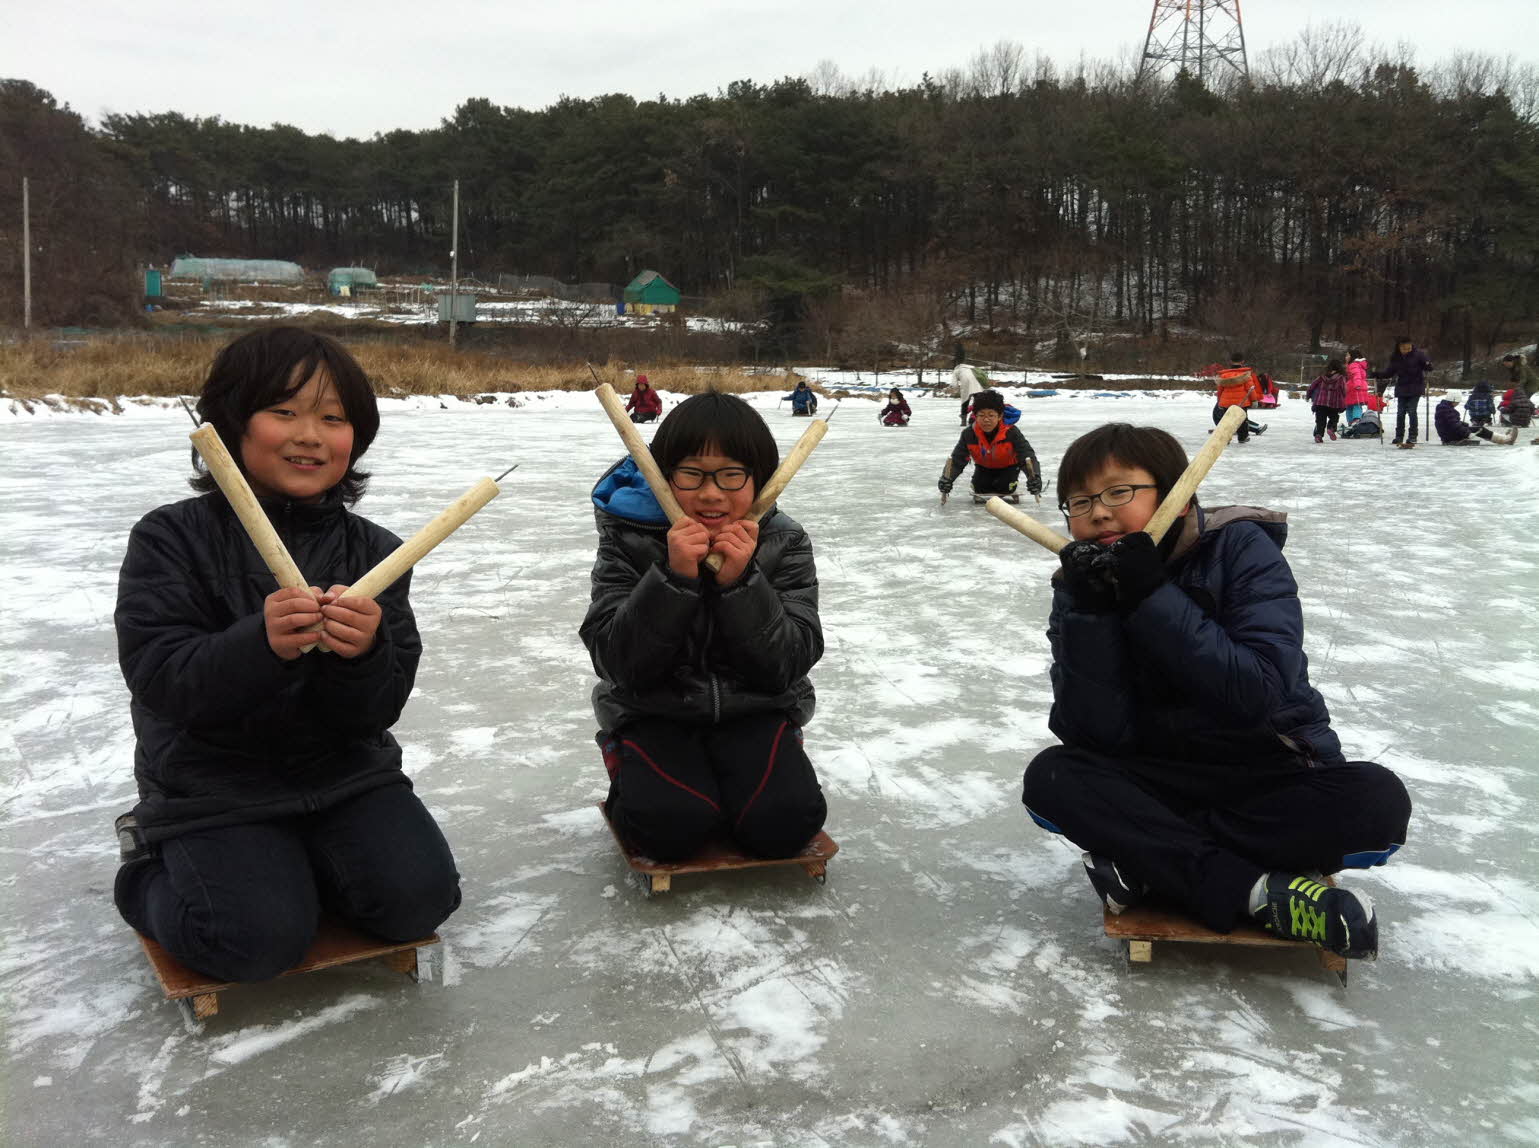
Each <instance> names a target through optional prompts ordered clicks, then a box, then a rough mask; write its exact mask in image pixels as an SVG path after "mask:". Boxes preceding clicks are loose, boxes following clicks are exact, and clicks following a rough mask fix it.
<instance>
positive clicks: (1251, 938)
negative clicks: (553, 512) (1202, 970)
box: [1102, 877, 1347, 988]
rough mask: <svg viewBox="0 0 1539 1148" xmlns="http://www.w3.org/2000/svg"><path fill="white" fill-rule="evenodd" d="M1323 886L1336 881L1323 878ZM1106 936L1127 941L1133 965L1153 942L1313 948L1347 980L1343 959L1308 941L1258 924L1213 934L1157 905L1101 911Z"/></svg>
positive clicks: (1150, 954)
mask: <svg viewBox="0 0 1539 1148" xmlns="http://www.w3.org/2000/svg"><path fill="white" fill-rule="evenodd" d="M1325 883H1326V884H1327V885H1334V884H1336V882H1335V881H1333V880H1332V879H1331V878H1329V877H1327V878H1325ZM1102 918H1103V924H1104V926H1105V928H1106V935H1107V936H1108V937H1112V938H1114V939H1116V940H1119V941H1126V942H1127V957H1128V960H1129V961H1130V962H1132V963H1134V964H1147V963H1149V962H1150V961H1152V960H1154V943H1155V942H1156V941H1180V942H1183V943H1186V944H1199V945H1240V946H1243V947H1246V948H1254V949H1296V950H1305V949H1313V950H1314V951H1315V953H1316V954H1317V955H1318V957H1319V960H1320V967H1321V968H1323V969H1325V970H1326V971H1327V972H1332V973H1335V974H1336V977H1337V979H1338V980H1340V981H1341V984H1342V987H1343V988H1345V987H1346V983H1347V958H1346V957H1343V956H1340V955H1338V954H1336V953H1332V952H1328V951H1327V950H1325V949H1322V948H1319V947H1318V946H1315V945H1312V944H1310V943H1309V942H1308V941H1291V940H1287V939H1286V938H1283V937H1279V936H1277V935H1276V934H1273V933H1269V932H1267V931H1266V930H1265V929H1263V928H1262V927H1261V926H1260V925H1252V924H1244V925H1237V926H1235V928H1234V931H1233V932H1229V933H1215V932H1214V931H1213V930H1212V929H1210V928H1208V927H1207V926H1205V925H1201V924H1198V923H1197V922H1196V921H1194V920H1192V919H1191V918H1190V917H1188V916H1186V915H1185V914H1183V913H1179V912H1176V911H1175V910H1173V909H1165V908H1162V907H1160V906H1158V905H1148V904H1145V905H1136V906H1134V907H1133V908H1131V909H1127V910H1124V911H1123V912H1122V913H1113V912H1112V911H1111V910H1110V909H1103V911H1102Z"/></svg>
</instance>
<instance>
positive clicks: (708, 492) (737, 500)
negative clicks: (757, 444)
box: [668, 446, 754, 538]
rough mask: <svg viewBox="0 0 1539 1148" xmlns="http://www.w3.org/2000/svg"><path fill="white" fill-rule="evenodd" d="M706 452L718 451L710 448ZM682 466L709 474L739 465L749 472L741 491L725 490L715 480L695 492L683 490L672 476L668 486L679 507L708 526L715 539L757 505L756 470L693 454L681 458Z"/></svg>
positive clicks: (734, 461)
mask: <svg viewBox="0 0 1539 1148" xmlns="http://www.w3.org/2000/svg"><path fill="white" fill-rule="evenodd" d="M706 449H707V451H714V448H713V447H710V446H708V447H707V448H706ZM678 465H679V466H681V467H683V466H688V467H694V468H695V469H696V470H706V471H710V470H720V469H721V468H723V467H728V466H736V467H742V469H744V470H747V471H748V472H749V479H748V481H747V482H746V483H745V484H744V485H743V488H742V489H741V490H722V489H721V487H719V486H717V485H716V480H715V479H714V478H707V479H705V480H704V481H703V482H701V484H700V485H699V486H698V487H696V488H695V489H694V490H681V489H680V488H679V486H678V485H677V484H676V483H675V482H674V481H673V477H672V475H671V474H670V475H669V479H668V485H669V487H670V488H671V489H672V490H673V496H674V497H675V498H677V499H678V500H679V506H680V507H682V508H683V510H684V513H685V514H687V515H688V516H689V517H690V518H693V519H694V520H695V521H696V522H698V523H700V524H701V525H702V526H704V527H705V528H706V530H707V531H708V532H709V533H710V535H711V537H712V538H715V537H716V536H717V535H718V534H720V533H721V532H722V530H724V529H725V528H726V527H728V526H730V525H731V524H732V523H734V522H737V521H738V520H739V519H741V518H742V517H743V516H744V515H746V514H747V513H748V508H749V507H751V506H752V505H753V498H754V481H753V477H752V474H753V471H752V468H751V467H747V466H744V465H743V463H741V462H739V461H738V460H737V459H735V458H728V457H727V456H726V455H723V454H716V453H708V454H692V455H689V456H688V457H687V458H684V459H681V460H680V461H679V464H678Z"/></svg>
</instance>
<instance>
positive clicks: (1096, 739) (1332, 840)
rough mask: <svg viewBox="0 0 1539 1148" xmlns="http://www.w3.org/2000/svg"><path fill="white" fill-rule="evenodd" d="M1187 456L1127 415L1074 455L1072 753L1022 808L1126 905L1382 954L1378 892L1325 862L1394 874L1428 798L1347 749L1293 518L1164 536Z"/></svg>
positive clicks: (1060, 625)
mask: <svg viewBox="0 0 1539 1148" xmlns="http://www.w3.org/2000/svg"><path fill="white" fill-rule="evenodd" d="M1186 464H1187V459H1186V454H1185V452H1184V451H1183V450H1182V449H1181V446H1180V444H1179V443H1178V442H1176V440H1175V439H1174V438H1172V437H1171V436H1170V435H1169V434H1167V433H1165V432H1164V431H1162V430H1158V429H1156V428H1153V427H1134V426H1130V425H1129V424H1127V423H1112V424H1108V425H1106V426H1103V427H1100V428H1098V429H1096V430H1094V431H1091V432H1090V433H1089V434H1086V435H1084V436H1082V437H1081V438H1079V439H1078V440H1076V441H1075V442H1074V443H1073V444H1072V445H1071V446H1070V447H1069V449H1068V450H1067V451H1066V452H1065V454H1064V456H1063V462H1062V463H1061V464H1060V466H1059V469H1058V496H1059V506H1060V508H1061V509H1062V510H1063V511H1064V513H1065V515H1066V516H1067V518H1068V524H1069V531H1070V534H1071V535H1072V536H1073V541H1071V542H1070V543H1069V545H1068V546H1066V547H1065V548H1064V549H1063V552H1062V553H1061V555H1060V562H1061V569H1060V570H1059V571H1058V572H1057V573H1055V574H1054V576H1053V583H1054V592H1053V605H1052V613H1051V615H1050V617H1049V619H1048V631H1047V633H1048V640H1049V642H1050V643H1051V646H1052V651H1053V665H1052V670H1051V675H1052V683H1053V708H1052V713H1051V715H1050V718H1049V726H1050V728H1051V729H1052V731H1053V733H1054V734H1056V735H1057V736H1058V738H1059V739H1060V741H1061V742H1062V744H1061V745H1057V746H1053V747H1051V748H1049V749H1046V750H1043V751H1042V752H1041V753H1039V754H1038V755H1037V756H1036V757H1035V758H1034V759H1033V760H1032V762H1031V764H1030V765H1028V766H1027V769H1026V776H1025V785H1024V790H1023V794H1022V800H1023V801H1024V802H1025V804H1026V807H1027V812H1028V813H1029V814H1030V815H1031V817H1032V819H1033V820H1034V821H1036V823H1037V824H1038V825H1041V826H1042V827H1043V828H1045V829H1048V830H1050V831H1052V832H1054V833H1062V834H1064V835H1065V836H1066V837H1068V838H1069V839H1070V840H1071V841H1073V842H1074V843H1075V844H1076V845H1078V846H1079V847H1080V848H1081V849H1083V850H1085V851H1086V852H1085V854H1084V862H1085V867H1086V869H1087V871H1088V874H1089V877H1090V881H1091V884H1092V885H1093V886H1094V887H1095V889H1096V892H1097V893H1098V894H1100V896H1101V898H1102V900H1103V901H1104V902H1105V904H1106V907H1107V908H1108V909H1109V910H1111V911H1112V912H1113V913H1120V912H1122V911H1123V910H1125V909H1127V908H1129V907H1130V906H1131V905H1133V904H1135V903H1136V902H1137V901H1139V900H1140V899H1142V898H1143V897H1145V896H1146V895H1154V896H1158V897H1159V898H1161V899H1163V900H1165V901H1167V902H1170V903H1173V904H1174V905H1175V906H1176V907H1178V908H1180V909H1182V910H1184V911H1185V912H1187V913H1189V914H1190V915H1191V916H1193V917H1195V918H1197V919H1198V920H1200V921H1201V922H1202V923H1203V924H1205V925H1207V926H1208V927H1209V928H1212V929H1215V930H1217V931H1218V932H1225V933H1227V932H1229V931H1230V930H1231V929H1233V928H1234V926H1235V925H1237V924H1239V923H1241V922H1242V921H1245V920H1248V919H1252V918H1254V919H1256V920H1259V921H1260V922H1261V923H1262V924H1263V925H1264V926H1265V927H1267V928H1268V929H1270V930H1272V931H1274V932H1276V933H1278V934H1279V935H1281V936H1284V937H1288V938H1292V939H1297V940H1307V941H1312V942H1314V943H1315V944H1317V945H1320V946H1321V947H1323V948H1326V949H1329V950H1330V951H1332V952H1335V953H1339V954H1341V955H1343V956H1346V957H1359V958H1361V957H1367V958H1372V957H1374V956H1376V955H1377V953H1378V921H1377V918H1376V916H1375V914H1374V909H1373V905H1372V902H1371V901H1370V900H1369V899H1368V898H1367V897H1366V896H1364V895H1362V894H1361V893H1359V892H1357V891H1355V890H1352V889H1347V888H1332V887H1329V886H1327V885H1325V884H1324V883H1323V882H1322V881H1321V880H1320V879H1319V875H1320V874H1325V873H1335V872H1337V871H1339V870H1342V869H1352V868H1366V867H1368V866H1370V865H1382V864H1383V863H1384V862H1385V861H1386V860H1387V859H1388V858H1389V856H1390V855H1391V854H1392V853H1394V852H1395V850H1397V849H1398V848H1399V847H1400V846H1401V845H1402V844H1403V843H1404V841H1405V830H1406V825H1407V822H1408V820H1409V818H1410V799H1409V797H1408V796H1407V795H1406V791H1405V787H1404V785H1402V784H1401V782H1400V779H1399V778H1397V777H1396V776H1395V775H1394V774H1393V773H1391V772H1390V771H1389V770H1387V769H1385V768H1383V767H1382V766H1379V765H1376V764H1374V763H1372V762H1363V761H1348V760H1346V758H1345V756H1344V755H1343V754H1342V752H1341V744H1340V742H1339V741H1338V740H1337V737H1336V734H1335V732H1334V731H1333V730H1332V729H1331V724H1330V715H1329V713H1328V712H1327V710H1326V705H1325V700H1324V699H1323V698H1322V697H1321V696H1320V694H1319V693H1318V692H1317V691H1316V690H1315V689H1314V688H1313V687H1312V686H1311V685H1310V684H1309V675H1308V659H1307V658H1306V657H1305V655H1304V650H1303V636H1304V635H1303V617H1302V614H1301V611H1300V607H1299V599H1298V586H1297V584H1296V583H1295V582H1294V579H1293V574H1292V571H1291V570H1290V569H1289V567H1288V563H1287V560H1286V559H1284V558H1283V555H1282V547H1283V543H1284V540H1285V539H1286V537H1287V527H1286V525H1285V519H1286V516H1285V515H1283V514H1281V513H1278V512H1275V511H1269V510H1261V509H1257V508H1254V507H1246V506H1227V507H1216V508H1213V509H1208V508H1205V507H1201V506H1199V505H1198V504H1197V500H1196V499H1193V500H1192V502H1191V503H1190V504H1189V505H1188V506H1187V507H1185V508H1184V509H1183V510H1182V512H1181V517H1180V518H1179V519H1178V520H1177V523H1176V525H1175V526H1174V527H1173V528H1172V529H1171V530H1170V532H1169V533H1167V535H1166V536H1165V538H1164V539H1163V540H1162V541H1161V542H1160V543H1159V544H1158V545H1156V544H1155V543H1154V541H1153V539H1152V538H1151V537H1150V536H1149V535H1148V534H1147V533H1145V531H1144V527H1145V525H1146V524H1147V523H1148V521H1149V519H1150V517H1152V516H1153V514H1154V511H1155V509H1156V508H1157V507H1158V506H1159V504H1160V501H1161V500H1162V499H1163V498H1164V496H1165V495H1166V493H1167V492H1169V490H1170V489H1171V488H1172V487H1173V486H1174V485H1175V482H1176V480H1177V479H1178V478H1179V477H1180V475H1181V473H1182V471H1183V470H1185V468H1186Z"/></svg>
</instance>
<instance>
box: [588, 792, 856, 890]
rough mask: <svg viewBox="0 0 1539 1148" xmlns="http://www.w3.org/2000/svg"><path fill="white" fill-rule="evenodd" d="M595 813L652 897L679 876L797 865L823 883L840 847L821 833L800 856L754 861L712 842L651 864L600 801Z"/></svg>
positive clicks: (725, 844)
mask: <svg viewBox="0 0 1539 1148" xmlns="http://www.w3.org/2000/svg"><path fill="white" fill-rule="evenodd" d="M598 811H599V815H600V816H601V817H603V819H604V824H605V825H607V826H609V832H610V833H611V834H612V835H613V836H614V839H615V844H616V845H618V846H619V847H620V852H621V854H622V855H623V856H624V857H625V863H626V864H627V865H629V866H630V867H631V870H632V871H633V872H635V873H636V874H638V875H639V876H640V877H641V878H643V880H644V881H645V884H646V887H647V891H648V892H651V893H666V892H668V891H669V890H670V889H671V888H672V887H673V878H674V877H676V876H678V875H679V874H681V873H715V872H718V871H720V870H724V869H764V868H771V867H776V866H786V865H799V866H801V867H802V869H804V870H805V871H806V873H807V875H808V876H809V877H811V878H813V879H814V880H816V881H818V882H822V881H823V880H824V879H825V878H826V876H827V873H828V862H829V859H830V858H832V857H833V855H834V854H835V853H837V852H839V843H838V842H836V841H835V840H834V839H833V838H832V837H830V836H829V835H828V834H827V833H824V832H822V831H821V830H820V831H819V832H818V834H817V836H816V837H814V838H813V839H812V840H811V841H809V842H807V844H806V846H805V847H803V849H802V851H801V852H800V853H797V854H795V855H794V856H791V857H753V856H750V855H749V854H747V853H744V852H742V850H740V849H738V848H736V847H735V846H733V845H731V844H730V843H728V842H726V841H713V842H711V843H710V844H708V845H706V847H705V848H704V849H702V850H701V851H700V852H699V853H697V854H696V855H695V856H693V857H691V858H690V859H689V860H687V861H654V860H652V859H651V858H650V857H647V856H645V855H644V854H642V853H638V852H637V851H636V850H635V849H633V848H631V846H630V844H629V843H628V842H627V841H626V840H625V838H624V837H622V836H621V835H620V830H619V829H617V828H616V827H615V823H614V822H613V821H611V820H610V819H609V812H608V810H606V809H605V808H604V803H603V802H602V801H601V802H599V803H598Z"/></svg>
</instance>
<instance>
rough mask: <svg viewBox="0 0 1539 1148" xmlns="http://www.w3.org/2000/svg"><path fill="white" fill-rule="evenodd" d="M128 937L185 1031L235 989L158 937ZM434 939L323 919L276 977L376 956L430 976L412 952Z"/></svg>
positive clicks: (425, 962)
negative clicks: (140, 949) (381, 933)
mask: <svg viewBox="0 0 1539 1148" xmlns="http://www.w3.org/2000/svg"><path fill="white" fill-rule="evenodd" d="M134 935H135V936H137V937H138V938H139V943H140V944H141V945H143V946H144V955H145V956H147V957H149V959H150V967H152V968H153V969H154V970H155V976H156V978H157V979H158V980H159V981H160V987H161V989H162V991H164V992H165V994H166V999H167V1000H171V1001H175V1002H176V1004H177V1007H178V1008H179V1009H180V1010H181V1012H182V1020H183V1022H184V1023H185V1024H186V1026H187V1029H188V1031H189V1032H194V1033H196V1032H201V1031H202V1028H203V1021H205V1020H207V1019H208V1018H209V1017H211V1016H214V1015H215V1014H217V1013H218V1012H219V994H220V993H221V992H223V991H224V990H225V989H228V988H234V987H236V982H232V981H216V980H212V979H210V978H208V977H206V976H204V975H203V974H202V973H195V972H193V971H192V970H191V969H189V968H188V967H187V966H186V965H184V964H182V963H181V962H180V961H178V960H177V959H176V958H175V957H173V956H172V955H171V954H170V953H168V952H166V950H165V949H164V948H162V947H161V945H160V943H159V942H158V941H152V940H150V938H149V937H146V936H145V935H144V934H143V933H136V934H134ZM438 942H439V936H438V934H437V933H434V934H432V935H431V936H428V937H424V938H422V939H421V940H420V941H401V942H392V941H382V940H380V939H379V938H378V937H370V936H367V935H365V934H364V933H360V932H358V931H357V930H356V929H351V928H349V927H348V926H346V925H344V924H342V923H340V922H338V921H334V920H331V919H330V918H327V917H323V918H321V924H320V927H319V929H317V931H316V934H315V940H314V941H312V942H311V943H310V950H309V952H307V953H305V956H304V960H302V961H300V962H299V964H297V965H295V966H294V967H293V968H292V969H289V970H288V971H287V972H285V973H282V974H280V975H282V976H285V977H291V976H294V975H295V974H296V973H311V972H314V971H315V970H316V969H329V968H332V967H333V966H335V965H350V964H352V963H353V962H354V961H367V960H370V959H372V958H374V957H382V958H384V961H385V964H387V965H388V966H390V968H392V969H394V970H395V971H396V972H398V973H405V974H406V975H407V976H409V977H410V978H411V979H412V980H414V981H421V980H431V979H432V965H431V959H430V957H431V955H430V954H428V953H424V954H422V960H421V961H420V962H419V961H418V959H417V950H418V949H419V948H421V947H422V946H423V945H436V944H438Z"/></svg>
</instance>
